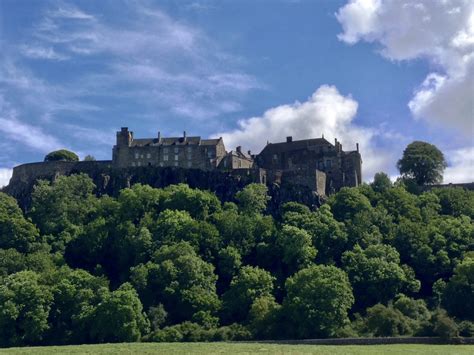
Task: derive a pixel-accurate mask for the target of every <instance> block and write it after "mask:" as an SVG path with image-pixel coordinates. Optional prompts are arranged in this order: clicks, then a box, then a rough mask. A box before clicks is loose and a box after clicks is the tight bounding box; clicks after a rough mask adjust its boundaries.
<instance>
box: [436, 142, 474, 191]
mask: <svg viewBox="0 0 474 355" xmlns="http://www.w3.org/2000/svg"><path fill="white" fill-rule="evenodd" d="M446 153H447V154H446V156H447V157H448V167H447V168H446V170H445V171H444V179H443V181H444V182H445V183H463V182H474V147H469V148H463V149H457V150H452V151H448V152H446Z"/></svg>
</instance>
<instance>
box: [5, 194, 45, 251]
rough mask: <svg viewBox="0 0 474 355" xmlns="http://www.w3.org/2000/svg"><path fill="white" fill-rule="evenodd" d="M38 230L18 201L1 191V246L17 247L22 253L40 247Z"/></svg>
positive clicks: (6, 247) (7, 247)
mask: <svg viewBox="0 0 474 355" xmlns="http://www.w3.org/2000/svg"><path fill="white" fill-rule="evenodd" d="M41 241H42V239H41V238H40V236H39V233H38V230H37V229H36V227H35V226H34V225H33V223H31V221H29V220H27V219H26V218H25V217H24V216H23V212H22V211H21V209H20V207H18V204H17V201H16V200H15V199H14V198H13V197H11V196H8V195H7V194H4V193H3V192H0V248H1V249H9V248H15V249H17V250H18V251H20V252H22V253H26V252H29V251H32V250H33V249H35V248H37V247H39V244H40V243H41Z"/></svg>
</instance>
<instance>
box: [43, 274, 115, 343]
mask: <svg viewBox="0 0 474 355" xmlns="http://www.w3.org/2000/svg"><path fill="white" fill-rule="evenodd" d="M49 278H50V282H49V283H50V284H51V286H50V289H51V293H52V296H53V302H52V306H51V311H50V315H49V323H50V325H51V329H50V330H49V331H48V336H47V338H48V342H49V343H50V344H51V343H52V344H82V343H88V342H90V341H91V340H92V339H91V338H90V334H89V329H90V327H91V326H92V324H93V323H94V322H95V319H94V314H93V312H94V309H95V307H97V306H98V305H99V303H100V302H101V301H102V298H101V296H102V293H103V292H105V291H104V290H103V289H105V290H107V287H108V282H107V280H106V279H104V278H100V277H95V276H92V275H91V274H89V273H88V272H87V271H84V270H80V269H77V270H72V269H69V268H67V267H63V268H61V269H60V270H58V271H57V272H54V273H53V274H52V275H50V276H49Z"/></svg>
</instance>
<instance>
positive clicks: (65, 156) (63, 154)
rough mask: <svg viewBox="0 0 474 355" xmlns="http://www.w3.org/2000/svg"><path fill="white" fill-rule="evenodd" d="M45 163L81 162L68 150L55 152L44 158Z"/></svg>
mask: <svg viewBox="0 0 474 355" xmlns="http://www.w3.org/2000/svg"><path fill="white" fill-rule="evenodd" d="M44 161H79V157H78V156H77V154H76V153H74V152H71V151H69V150H66V149H60V150H55V151H54V152H51V153H49V154H47V155H46V156H45V157H44Z"/></svg>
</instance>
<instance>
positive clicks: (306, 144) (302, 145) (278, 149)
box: [260, 138, 334, 154]
mask: <svg viewBox="0 0 474 355" xmlns="http://www.w3.org/2000/svg"><path fill="white" fill-rule="evenodd" d="M323 146H330V147H334V145H332V144H331V143H329V142H328V141H327V140H326V139H325V138H312V139H303V140H299V141H292V142H281V143H268V144H267V145H266V146H265V148H263V150H262V151H261V152H260V154H263V153H269V154H276V153H283V152H289V151H292V150H300V149H311V148H312V147H323Z"/></svg>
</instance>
